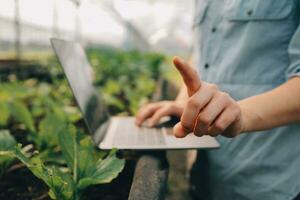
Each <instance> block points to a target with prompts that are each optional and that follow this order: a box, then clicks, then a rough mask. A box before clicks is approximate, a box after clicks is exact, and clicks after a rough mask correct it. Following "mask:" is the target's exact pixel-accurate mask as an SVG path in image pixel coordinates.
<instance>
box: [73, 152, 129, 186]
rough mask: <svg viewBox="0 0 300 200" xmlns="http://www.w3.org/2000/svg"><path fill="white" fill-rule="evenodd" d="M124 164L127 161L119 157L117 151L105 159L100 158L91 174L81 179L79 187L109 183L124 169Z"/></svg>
mask: <svg viewBox="0 0 300 200" xmlns="http://www.w3.org/2000/svg"><path fill="white" fill-rule="evenodd" d="M124 164H125V161H124V160H121V159H118V158H117V157H116V154H115V153H112V154H110V155H109V156H108V157H107V158H106V159H104V160H102V159H99V160H98V161H97V163H96V164H94V167H93V169H92V170H91V171H90V174H89V176H87V177H85V178H82V179H80V180H79V183H78V185H77V187H78V188H79V189H81V190H83V189H85V188H86V187H88V186H90V185H96V184H103V183H109V182H111V181H112V180H113V179H114V178H116V177H117V176H118V174H119V173H120V172H121V171H122V170H123V168H124Z"/></svg>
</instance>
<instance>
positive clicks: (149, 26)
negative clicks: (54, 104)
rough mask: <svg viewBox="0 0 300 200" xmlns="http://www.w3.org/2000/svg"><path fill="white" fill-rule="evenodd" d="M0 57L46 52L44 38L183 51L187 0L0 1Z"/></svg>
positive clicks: (188, 32) (188, 20)
mask: <svg viewBox="0 0 300 200" xmlns="http://www.w3.org/2000/svg"><path fill="white" fill-rule="evenodd" d="M0 5H1V7H0V27H1V33H0V38H1V40H0V52H1V58H3V59H4V58H5V56H6V58H13V57H14V56H17V57H20V58H22V57H26V55H27V54H28V53H29V51H30V52H32V51H38V52H41V50H42V51H47V50H48V51H49V38H50V37H60V38H67V39H69V40H76V41H79V42H81V43H82V44H84V45H109V46H113V47H118V48H122V49H126V50H130V49H138V50H142V51H150V50H152V51H153V50H155V51H160V52H164V53H172V54H174V53H183V54H187V52H189V51H190V46H191V22H192V0H186V1H180V0H171V1H157V0H142V1H138V0H10V1H7V0H0Z"/></svg>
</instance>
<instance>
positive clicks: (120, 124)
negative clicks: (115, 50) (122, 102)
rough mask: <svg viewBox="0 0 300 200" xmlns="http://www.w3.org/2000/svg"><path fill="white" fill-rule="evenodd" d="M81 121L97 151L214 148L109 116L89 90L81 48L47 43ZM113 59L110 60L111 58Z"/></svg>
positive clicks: (210, 142)
mask: <svg viewBox="0 0 300 200" xmlns="http://www.w3.org/2000/svg"><path fill="white" fill-rule="evenodd" d="M51 44H52V47H53V49H54V51H55V53H56V56H57V58H58V60H59V62H60V64H61V66H62V68H63V71H64V73H65V76H66V78H67V80H68V83H69V85H70V87H71V89H72V92H73V94H74V97H75V99H76V102H77V104H78V106H79V108H80V110H81V112H82V114H83V118H84V121H85V123H86V125H87V127H88V130H89V132H90V134H91V135H92V137H93V140H94V142H95V143H96V145H97V146H98V147H99V148H101V149H112V148H117V149H200V148H217V147H219V144H218V142H217V141H216V140H215V139H214V138H213V137H210V136H203V137H196V136H194V135H193V134H190V135H188V136H187V137H185V138H183V139H178V138H175V137H174V136H173V134H172V129H171V128H168V127H160V128H148V127H137V126H135V124H134V117H118V116H110V114H109V112H108V109H107V106H106V104H105V102H104V100H103V99H102V95H101V92H99V91H98V90H96V89H95V87H94V86H93V71H92V68H91V66H90V64H89V62H88V60H87V57H86V55H85V52H84V50H83V48H82V47H81V46H80V45H79V44H78V43H74V42H68V41H64V40H60V39H51ZM111 59H114V58H111Z"/></svg>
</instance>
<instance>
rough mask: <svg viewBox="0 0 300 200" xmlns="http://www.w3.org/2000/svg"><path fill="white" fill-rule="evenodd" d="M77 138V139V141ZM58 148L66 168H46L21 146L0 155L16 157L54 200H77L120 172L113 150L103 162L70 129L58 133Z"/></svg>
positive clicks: (120, 164)
mask: <svg viewBox="0 0 300 200" xmlns="http://www.w3.org/2000/svg"><path fill="white" fill-rule="evenodd" d="M80 138H81V139H80ZM59 144H60V148H61V149H62V154H63V157H64V159H65V161H66V163H67V168H65V167H59V166H55V165H52V166H47V165H45V164H44V162H43V161H42V160H41V158H40V156H39V155H38V154H36V155H34V156H33V157H32V158H29V157H27V156H26V155H25V154H24V153H23V152H22V150H21V145H20V144H19V145H17V146H15V147H14V148H10V149H9V150H7V151H5V152H2V155H5V156H6V157H8V158H13V157H16V158H17V159H19V160H20V161H21V162H22V163H24V164H25V165H26V166H27V168H28V169H29V170H30V171H31V172H32V173H33V174H34V175H35V176H36V177H38V178H39V179H41V180H43V181H44V182H45V184H46V185H47V186H48V187H49V188H50V190H49V196H50V197H51V198H52V199H58V200H77V199H80V198H81V195H82V193H83V191H84V190H85V189H86V188H87V187H89V186H91V185H96V184H103V183H109V182H110V181H111V180H112V179H114V178H115V177H117V175H118V174H119V173H120V172H121V171H122V169H123V166H124V160H121V159H118V158H116V155H115V153H116V151H115V150H113V151H111V152H110V153H109V155H108V156H107V157H105V158H103V153H99V152H97V151H96V150H95V148H94V147H93V144H92V142H91V141H90V138H89V137H79V133H78V132H77V130H76V128H75V127H74V126H73V125H67V126H66V127H65V128H64V129H61V131H60V133H59Z"/></svg>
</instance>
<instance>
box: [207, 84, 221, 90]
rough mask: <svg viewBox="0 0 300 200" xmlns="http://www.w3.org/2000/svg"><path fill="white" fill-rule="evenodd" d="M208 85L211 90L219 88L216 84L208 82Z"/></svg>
mask: <svg viewBox="0 0 300 200" xmlns="http://www.w3.org/2000/svg"><path fill="white" fill-rule="evenodd" d="M208 87H209V88H210V89H211V90H213V91H218V90H219V88H218V86H217V85H216V84H209V85H208Z"/></svg>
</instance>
